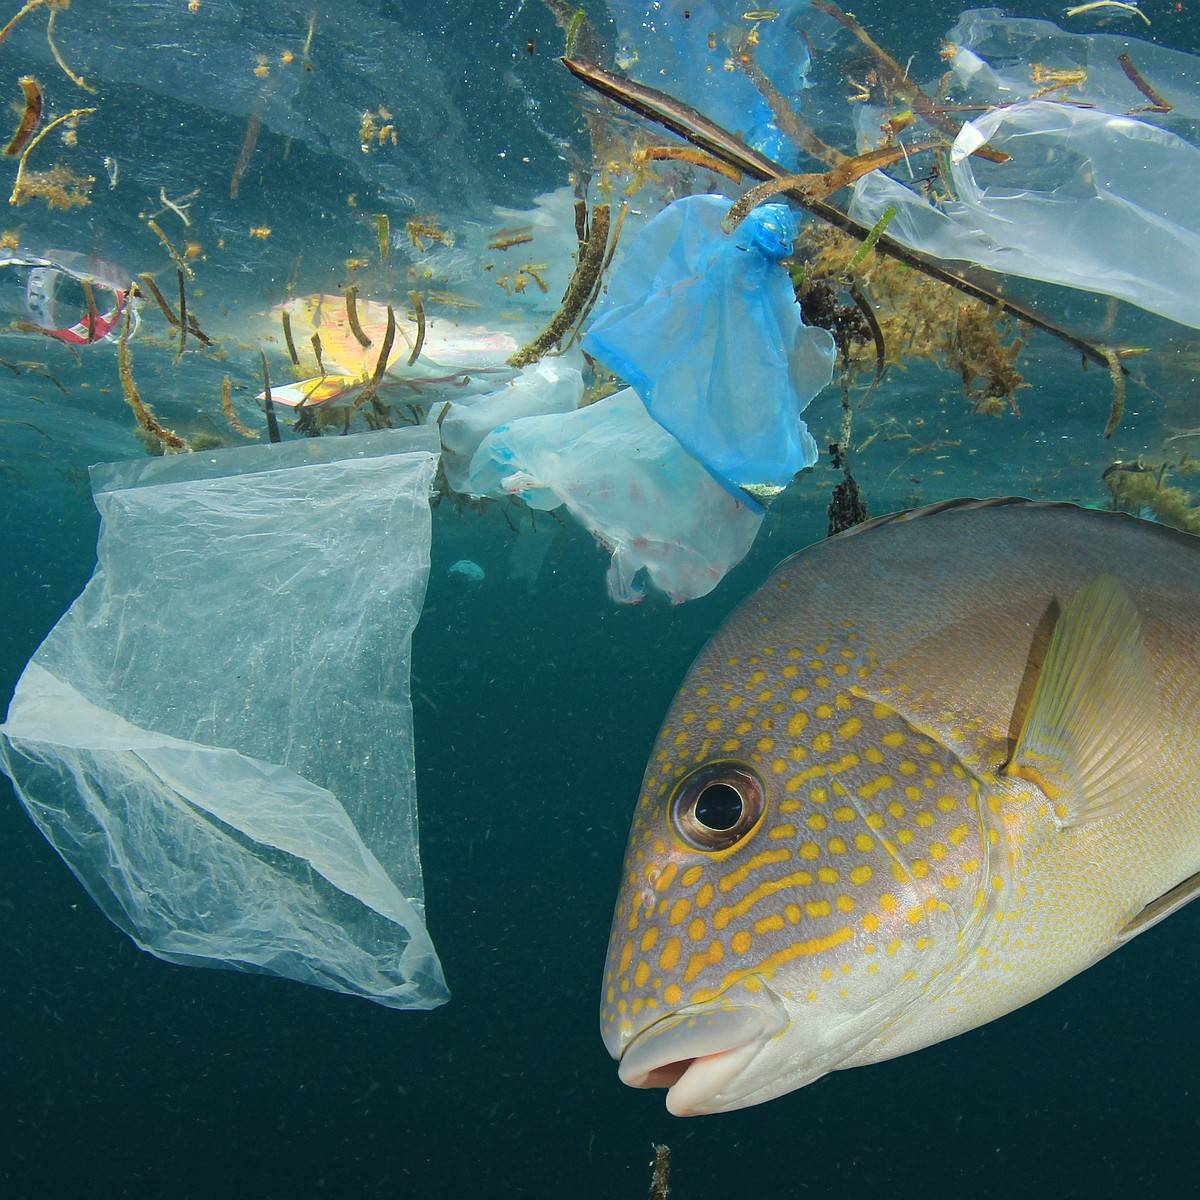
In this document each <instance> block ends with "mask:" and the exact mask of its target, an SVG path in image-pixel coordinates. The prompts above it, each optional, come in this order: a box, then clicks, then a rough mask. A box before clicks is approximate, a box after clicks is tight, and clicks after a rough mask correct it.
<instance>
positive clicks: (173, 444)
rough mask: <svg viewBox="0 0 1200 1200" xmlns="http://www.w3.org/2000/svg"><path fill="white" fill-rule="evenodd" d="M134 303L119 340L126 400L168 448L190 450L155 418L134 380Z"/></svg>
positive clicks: (127, 308) (127, 309)
mask: <svg viewBox="0 0 1200 1200" xmlns="http://www.w3.org/2000/svg"><path fill="white" fill-rule="evenodd" d="M132 312H133V305H132V304H128V303H127V304H126V305H125V320H124V321H123V322H122V323H121V336H120V338H119V339H118V340H117V374H118V375H120V377H121V390H122V391H123V392H124V393H125V401H126V403H127V404H128V405H129V407H130V408H132V409H133V415H134V416H135V417H136V418H137V422H138V424H139V425H140V426H141V427H142V428H143V429H145V430H146V431H147V432H149V433H152V434H154V436H155V437H156V438H158V440H159V441H160V442H162V444H163V446H165V447H166V448H167V449H168V450H190V449H191V446H189V445H188V443H187V442H186V441H185V440H184V439H183V438H181V437H180V436H179V434H177V433H175V432H174V431H173V430H171V429H167V428H165V427H164V426H162V425H160V424H159V423H158V421H156V420H155V419H154V414H153V413H152V412H151V411H150V409H149V407H147V405H146V404H145V403H144V402H143V400H142V398H141V396H140V395H139V394H138V390H137V384H135V383H134V382H133V361H132V359H131V357H130V354H129V322H130V314H131V313H132Z"/></svg>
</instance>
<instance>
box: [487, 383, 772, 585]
mask: <svg viewBox="0 0 1200 1200" xmlns="http://www.w3.org/2000/svg"><path fill="white" fill-rule="evenodd" d="M470 485H471V486H470V490H471V491H472V492H473V493H474V494H476V495H481V496H482V495H491V496H503V495H516V496H520V497H521V498H522V499H523V500H524V501H525V503H526V504H528V505H529V506H530V507H531V508H537V509H552V508H557V507H558V506H559V505H562V504H565V505H566V506H567V508H568V510H569V511H570V512H571V514H572V516H574V517H575V519H576V520H578V521H579V522H580V524H582V525H583V526H584V527H585V528H587V529H589V530H591V532H592V533H593V534H594V535H595V536H596V538H597V539H599V541H600V542H601V543H602V544H603V545H604V546H605V547H607V548H608V549H609V550H610V551H611V552H612V561H611V562H610V564H609V568H608V589H609V593H610V594H611V595H612V597H613V599H615V600H617V601H620V602H621V603H625V604H630V603H634V602H636V601H637V600H640V599H641V598H642V595H643V593H644V588H643V586H642V585H641V583H640V582H639V581H638V579H637V578H636V577H637V574H638V572H639V571H641V570H643V569H644V570H645V572H646V574H647V575H648V576H649V578H650V581H651V582H652V583H653V584H654V585H655V586H656V587H658V588H660V589H661V590H662V591H664V592H666V593H667V594H668V595H669V596H670V597H671V599H672V600H673V601H674V602H675V603H676V604H681V603H683V601H685V600H692V599H695V598H696V597H697V596H704V595H707V594H708V593H709V592H710V591H712V589H713V588H714V587H716V585H717V584H718V583H719V582H720V580H721V578H722V577H723V576H724V575H725V573H726V572H727V571H728V570H729V568H730V567H731V566H733V565H734V564H735V563H737V562H739V561H740V560H741V559H742V558H743V557H744V556H745V554H746V552H747V550H749V549H750V545H751V543H752V542H753V541H754V535H755V534H756V533H757V532H758V527H759V525H760V524H761V523H762V518H763V510H762V509H761V508H760V507H759V506H758V505H757V504H754V503H753V502H752V501H750V500H749V499H748V498H747V499H746V500H744V501H742V500H737V499H735V498H734V497H733V496H732V495H731V494H730V493H729V492H727V491H726V490H725V489H724V488H723V487H722V486H721V485H720V484H719V483H717V482H716V481H715V480H714V479H713V478H712V477H711V476H710V475H709V474H708V472H707V471H705V469H704V468H703V467H702V466H700V464H699V463H697V462H695V461H694V460H693V459H692V458H691V457H690V456H689V455H688V454H687V452H686V451H685V450H684V449H683V447H682V446H680V445H679V443H678V442H677V441H676V440H675V439H674V438H673V437H672V436H671V435H670V434H669V433H668V432H667V431H666V430H665V429H663V428H662V426H661V425H659V424H658V423H657V422H655V421H654V420H652V419H651V418H650V416H649V415H648V414H647V413H646V409H645V406H644V405H643V404H642V402H641V400H640V399H639V398H638V396H637V393H636V392H634V390H633V389H632V388H625V389H624V390H623V391H620V392H617V393H616V394H615V395H612V396H608V397H606V398H605V399H603V400H600V401H597V402H596V403H595V404H589V405H587V406H586V407H584V408H578V409H575V410H573V411H572V412H564V413H552V414H549V415H547V416H541V417H523V418H522V419H521V420H519V421H514V422H513V423H512V424H511V425H502V426H500V428H498V429H495V430H493V431H492V432H491V433H490V434H489V435H488V436H487V437H486V438H484V440H483V442H482V443H481V444H480V446H479V449H478V450H477V451H476V453H475V456H474V458H473V459H472V460H471V472H470Z"/></svg>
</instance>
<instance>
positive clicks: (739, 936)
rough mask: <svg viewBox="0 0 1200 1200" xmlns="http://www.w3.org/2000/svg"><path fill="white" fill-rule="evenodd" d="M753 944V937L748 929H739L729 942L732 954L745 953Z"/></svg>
mask: <svg viewBox="0 0 1200 1200" xmlns="http://www.w3.org/2000/svg"><path fill="white" fill-rule="evenodd" d="M753 944H754V939H753V938H752V937H751V936H750V931H749V930H748V929H739V930H738V931H737V933H735V934H734V935H733V937H732V938H731V939H730V942H729V945H730V947H731V948H732V950H733V952H734V954H745V953H746V952H747V951H748V950H749V949H750V947H751V946H752V945H753Z"/></svg>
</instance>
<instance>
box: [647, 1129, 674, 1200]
mask: <svg viewBox="0 0 1200 1200" xmlns="http://www.w3.org/2000/svg"><path fill="white" fill-rule="evenodd" d="M651 1165H652V1166H653V1167H654V1174H653V1175H652V1176H651V1177H650V1200H667V1197H668V1196H669V1195H670V1194H671V1147H670V1146H663V1145H660V1144H659V1143H658V1142H655V1143H654V1162H653V1163H652V1164H651Z"/></svg>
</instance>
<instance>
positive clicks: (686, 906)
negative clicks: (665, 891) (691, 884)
mask: <svg viewBox="0 0 1200 1200" xmlns="http://www.w3.org/2000/svg"><path fill="white" fill-rule="evenodd" d="M691 911H692V906H691V903H690V902H689V901H687V900H684V899H683V898H682V897H681V898H680V899H678V900H676V901H675V903H674V904H672V905H671V915H670V916H669V917H668V918H667V920H669V921H670V922H671V924H672V925H678V924H680V923H681V922H683V921H685V920H686V919H687V915H688V913H690V912H691Z"/></svg>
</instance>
